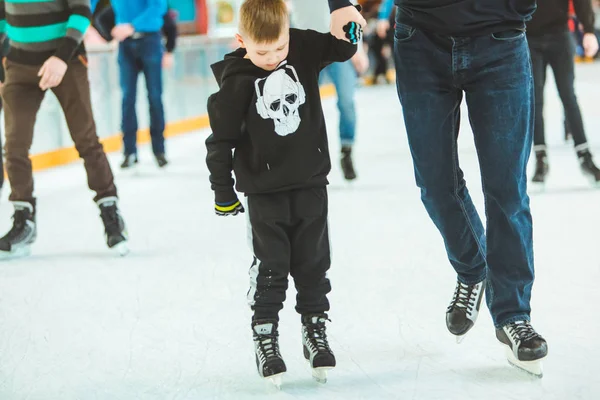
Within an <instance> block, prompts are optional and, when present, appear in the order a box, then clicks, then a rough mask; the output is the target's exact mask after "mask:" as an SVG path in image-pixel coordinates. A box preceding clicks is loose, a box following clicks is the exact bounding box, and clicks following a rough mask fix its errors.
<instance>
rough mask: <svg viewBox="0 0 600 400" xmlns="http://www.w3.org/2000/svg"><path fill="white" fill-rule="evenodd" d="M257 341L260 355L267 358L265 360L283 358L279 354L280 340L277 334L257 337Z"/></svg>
mask: <svg viewBox="0 0 600 400" xmlns="http://www.w3.org/2000/svg"><path fill="white" fill-rule="evenodd" d="M255 340H256V341H257V342H258V347H259V349H260V354H261V356H262V357H264V358H265V360H268V359H270V358H273V357H276V358H281V354H280V353H279V343H278V340H279V338H278V337H277V334H276V333H272V334H269V335H257V337H256V339H255Z"/></svg>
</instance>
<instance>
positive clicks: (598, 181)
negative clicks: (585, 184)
mask: <svg viewBox="0 0 600 400" xmlns="http://www.w3.org/2000/svg"><path fill="white" fill-rule="evenodd" d="M577 157H578V158H579V165H580V167H581V171H582V172H583V174H584V175H585V176H587V177H588V178H590V180H591V181H592V184H594V185H596V186H600V169H598V167H596V164H594V160H593V159H592V153H590V151H589V150H583V151H578V152H577Z"/></svg>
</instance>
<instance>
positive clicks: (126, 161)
mask: <svg viewBox="0 0 600 400" xmlns="http://www.w3.org/2000/svg"><path fill="white" fill-rule="evenodd" d="M137 163H138V158H137V154H127V155H126V156H125V157H124V158H123V162H122V163H121V169H129V168H131V167H135V166H136V165H137Z"/></svg>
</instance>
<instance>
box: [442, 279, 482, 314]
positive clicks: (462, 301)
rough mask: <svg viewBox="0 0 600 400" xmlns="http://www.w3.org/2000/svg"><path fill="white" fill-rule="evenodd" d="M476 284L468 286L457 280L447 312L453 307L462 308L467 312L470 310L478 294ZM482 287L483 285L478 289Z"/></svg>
mask: <svg viewBox="0 0 600 400" xmlns="http://www.w3.org/2000/svg"><path fill="white" fill-rule="evenodd" d="M476 286H477V285H471V286H469V285H465V284H463V283H460V282H458V283H457V285H456V289H455V290H454V296H453V298H452V301H451V302H450V305H449V306H448V311H447V312H450V311H452V310H453V309H454V308H464V309H465V310H466V311H467V312H471V311H472V310H473V308H474V307H475V300H476V298H477V294H478V292H476V291H475V288H476ZM482 289H483V287H482V288H481V289H480V290H482Z"/></svg>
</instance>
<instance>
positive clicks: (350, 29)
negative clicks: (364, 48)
mask: <svg viewBox="0 0 600 400" xmlns="http://www.w3.org/2000/svg"><path fill="white" fill-rule="evenodd" d="M344 32H346V39H348V40H349V41H350V43H352V44H357V43H358V42H360V39H361V38H362V28H361V27H360V25H359V24H357V23H356V22H350V23H348V24H346V25H344Z"/></svg>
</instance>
